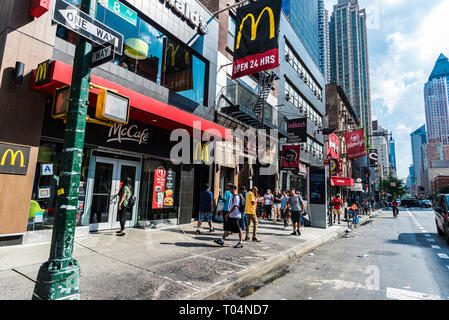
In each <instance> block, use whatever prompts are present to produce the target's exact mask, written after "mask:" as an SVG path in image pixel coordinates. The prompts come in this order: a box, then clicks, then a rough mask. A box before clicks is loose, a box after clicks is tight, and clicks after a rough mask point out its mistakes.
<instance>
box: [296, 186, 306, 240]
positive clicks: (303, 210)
mask: <svg viewBox="0 0 449 320" xmlns="http://www.w3.org/2000/svg"><path fill="white" fill-rule="evenodd" d="M296 195H297V196H298V197H299V199H301V202H302V205H301V206H302V212H301V214H300V215H299V223H300V224H301V228H300V229H301V230H300V231H301V232H304V225H305V223H304V213H305V210H306V208H305V205H304V200H303V199H302V197H301V192H300V191H296Z"/></svg>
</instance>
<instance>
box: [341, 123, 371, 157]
mask: <svg viewBox="0 0 449 320" xmlns="http://www.w3.org/2000/svg"><path fill="white" fill-rule="evenodd" d="M345 141H346V149H347V151H348V157H349V160H354V159H357V158H361V157H364V156H366V155H367V154H366V148H365V132H364V130H363V129H360V130H357V131H354V132H349V133H345Z"/></svg>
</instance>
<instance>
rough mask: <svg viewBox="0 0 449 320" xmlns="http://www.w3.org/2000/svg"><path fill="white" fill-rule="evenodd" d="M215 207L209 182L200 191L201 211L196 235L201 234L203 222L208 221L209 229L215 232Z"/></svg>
mask: <svg viewBox="0 0 449 320" xmlns="http://www.w3.org/2000/svg"><path fill="white" fill-rule="evenodd" d="M213 207H214V195H213V194H212V192H211V191H210V186H209V184H207V183H206V184H205V185H204V186H203V191H202V192H201V193H200V212H199V217H198V226H197V228H196V235H199V234H201V231H200V230H201V229H200V228H201V223H203V222H207V223H208V224H209V231H210V232H214V231H215V229H214V227H213V226H212V209H213Z"/></svg>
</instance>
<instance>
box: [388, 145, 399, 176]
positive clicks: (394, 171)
mask: <svg viewBox="0 0 449 320" xmlns="http://www.w3.org/2000/svg"><path fill="white" fill-rule="evenodd" d="M389 150H390V165H391V171H392V175H393V177H395V178H396V177H397V172H398V167H397V166H396V142H395V141H394V139H391V140H390V148H389Z"/></svg>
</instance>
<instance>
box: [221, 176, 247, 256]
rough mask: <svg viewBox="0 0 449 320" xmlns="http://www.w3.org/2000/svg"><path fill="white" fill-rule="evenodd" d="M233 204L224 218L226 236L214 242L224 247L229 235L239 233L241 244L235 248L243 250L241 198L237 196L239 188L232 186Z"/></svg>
mask: <svg viewBox="0 0 449 320" xmlns="http://www.w3.org/2000/svg"><path fill="white" fill-rule="evenodd" d="M231 193H232V195H233V196H232V198H231V204H230V211H229V213H228V214H226V215H225V216H223V219H224V234H223V238H222V239H217V240H214V242H215V243H217V244H219V245H220V246H223V245H224V240H225V239H226V237H227V236H229V233H231V232H232V233H238V234H239V243H238V244H237V245H235V246H234V248H243V242H242V229H241V227H240V219H241V217H242V215H241V213H240V209H241V208H240V197H239V195H238V194H237V186H235V185H232V186H231Z"/></svg>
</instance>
